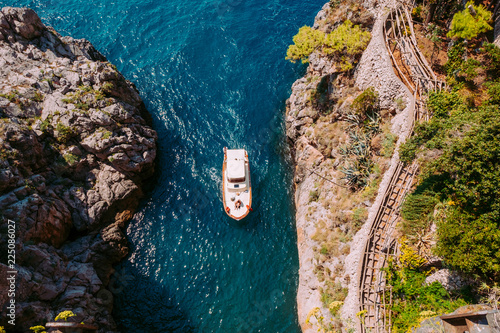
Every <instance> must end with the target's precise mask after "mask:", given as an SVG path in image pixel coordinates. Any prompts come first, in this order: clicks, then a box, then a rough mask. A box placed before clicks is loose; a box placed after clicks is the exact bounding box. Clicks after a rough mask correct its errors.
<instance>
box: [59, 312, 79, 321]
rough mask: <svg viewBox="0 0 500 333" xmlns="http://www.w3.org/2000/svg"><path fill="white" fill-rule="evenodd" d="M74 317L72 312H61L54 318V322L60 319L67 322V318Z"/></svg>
mask: <svg viewBox="0 0 500 333" xmlns="http://www.w3.org/2000/svg"><path fill="white" fill-rule="evenodd" d="M75 316H76V315H75V314H74V313H73V311H69V310H67V311H63V312H60V313H59V314H58V315H57V316H56V319H54V320H55V321H58V320H60V319H63V320H64V321H68V318H70V317H75Z"/></svg>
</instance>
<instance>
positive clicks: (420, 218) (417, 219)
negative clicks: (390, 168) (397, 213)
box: [399, 193, 438, 236]
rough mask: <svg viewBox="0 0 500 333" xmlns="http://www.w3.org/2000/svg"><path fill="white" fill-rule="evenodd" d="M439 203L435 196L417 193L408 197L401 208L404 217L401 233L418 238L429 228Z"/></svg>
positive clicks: (400, 226) (400, 228)
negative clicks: (435, 207) (417, 236)
mask: <svg viewBox="0 0 500 333" xmlns="http://www.w3.org/2000/svg"><path fill="white" fill-rule="evenodd" d="M437 203H438V200H437V199H436V197H435V196H433V195H429V194H416V193H412V194H410V195H408V196H407V197H406V199H405V201H404V202H403V205H402V207H401V216H402V217H403V219H402V221H401V223H400V225H399V230H400V231H401V233H402V234H403V235H411V236H416V235H418V234H420V233H421V232H422V231H425V230H426V229H427V228H428V227H429V224H430V221H431V220H432V213H433V211H434V206H435V205H436V204H437Z"/></svg>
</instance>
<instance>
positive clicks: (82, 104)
mask: <svg viewBox="0 0 500 333" xmlns="http://www.w3.org/2000/svg"><path fill="white" fill-rule="evenodd" d="M148 117H149V116H148V114H147V111H146V109H145V107H144V104H143V102H142V100H141V98H140V97H139V94H138V92H137V90H136V88H135V87H134V85H133V84H132V83H130V82H128V81H127V80H126V79H125V78H124V77H123V76H122V75H121V74H120V73H119V72H118V71H117V70H116V68H115V67H114V66H113V65H111V64H110V63H109V62H107V61H106V58H105V57H104V56H102V55H101V54H100V53H99V52H98V51H97V50H96V49H95V48H94V47H93V46H92V45H91V44H90V43H89V42H88V41H86V40H74V39H73V38H71V37H61V36H60V35H59V34H58V33H57V32H55V31H54V30H53V29H51V28H49V27H46V26H45V25H44V24H43V23H42V22H41V20H40V18H39V17H38V16H37V14H36V13H35V12H34V11H32V10H30V9H26V8H23V9H21V8H10V7H6V8H3V9H2V10H1V12H0V220H1V226H2V228H1V229H0V230H1V234H0V243H1V244H2V248H4V245H5V244H7V227H6V224H7V220H8V219H10V220H12V221H15V223H16V259H17V264H18V266H17V269H18V271H19V273H18V275H17V280H16V286H17V294H16V305H17V316H16V317H17V319H18V320H17V322H16V327H15V329H13V330H9V331H13V332H14V331H16V330H18V331H22V332H25V331H28V330H29V327H30V326H33V325H37V324H44V323H45V322H47V321H51V320H53V319H54V317H55V315H56V314H57V313H58V312H60V311H62V310H68V309H71V310H73V312H74V313H75V314H77V315H78V317H79V319H80V320H84V321H85V323H88V324H96V325H98V326H99V327H100V331H103V332H104V331H113V330H115V329H116V327H115V324H114V321H113V319H112V318H111V310H112V302H110V301H109V295H110V293H109V291H107V290H106V289H105V288H106V286H107V284H108V282H109V278H110V275H111V274H112V272H113V268H112V265H113V264H116V263H117V262H118V261H119V260H121V259H122V258H123V257H124V256H125V255H126V254H127V252H128V248H127V242H126V240H125V236H124V233H123V232H122V230H121V228H123V227H124V223H125V222H126V220H127V219H129V218H130V217H131V216H132V214H133V211H134V209H135V207H136V206H137V203H138V199H139V198H140V195H141V193H142V192H141V186H142V181H143V180H144V179H146V178H148V177H149V176H151V175H152V173H153V164H154V160H155V156H156V139H157V136H156V132H155V131H154V130H153V129H152V128H151V127H150V126H148V124H147V122H146V121H145V119H148ZM6 253H7V251H6V250H5V251H3V250H2V253H1V254H0V256H1V259H2V260H1V262H7V260H6V259H7V258H4V256H6ZM7 270H8V269H7V267H6V266H5V265H3V264H0V271H7ZM99 295H106V296H107V299H106V300H105V301H103V299H102V297H100V296H99ZM7 301H8V300H7V299H6V298H3V296H2V297H1V298H0V308H1V309H2V312H3V309H4V308H5V306H6V305H7V303H6V302H7ZM6 320H7V318H6V317H5V316H3V317H2V318H1V319H0V325H4V326H6V327H7V328H9V329H10V328H12V327H10V326H9V325H8V324H7V322H6ZM4 321H5V322H4Z"/></svg>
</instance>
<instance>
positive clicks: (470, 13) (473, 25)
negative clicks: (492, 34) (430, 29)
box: [448, 1, 493, 40]
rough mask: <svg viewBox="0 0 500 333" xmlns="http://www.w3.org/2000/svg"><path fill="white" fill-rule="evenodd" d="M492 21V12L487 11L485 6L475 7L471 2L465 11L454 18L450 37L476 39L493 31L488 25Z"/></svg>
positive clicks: (449, 33)
mask: <svg viewBox="0 0 500 333" xmlns="http://www.w3.org/2000/svg"><path fill="white" fill-rule="evenodd" d="M490 20H491V12H489V11H487V10H486V8H485V7H484V6H483V5H479V6H475V5H474V3H473V2H472V1H469V2H468V3H467V5H466V6H465V9H464V10H463V11H461V12H458V13H456V14H455V15H454V16H453V20H452V22H451V29H450V31H449V32H448V37H450V38H463V39H468V40H470V39H472V38H475V37H477V35H479V34H481V33H484V32H486V31H488V30H491V29H493V28H492V27H491V26H490V25H489V24H488V22H489V21H490Z"/></svg>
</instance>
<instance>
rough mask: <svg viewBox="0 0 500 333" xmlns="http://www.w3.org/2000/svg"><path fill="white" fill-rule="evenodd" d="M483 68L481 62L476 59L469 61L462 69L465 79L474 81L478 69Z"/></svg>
mask: <svg viewBox="0 0 500 333" xmlns="http://www.w3.org/2000/svg"><path fill="white" fill-rule="evenodd" d="M480 67H481V63H480V62H479V60H476V59H474V58H469V59H467V60H466V61H465V62H464V63H463V64H462V66H461V67H460V70H461V72H462V73H463V74H464V76H465V79H466V80H468V81H472V80H474V79H475V78H476V76H477V69H478V68H480Z"/></svg>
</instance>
